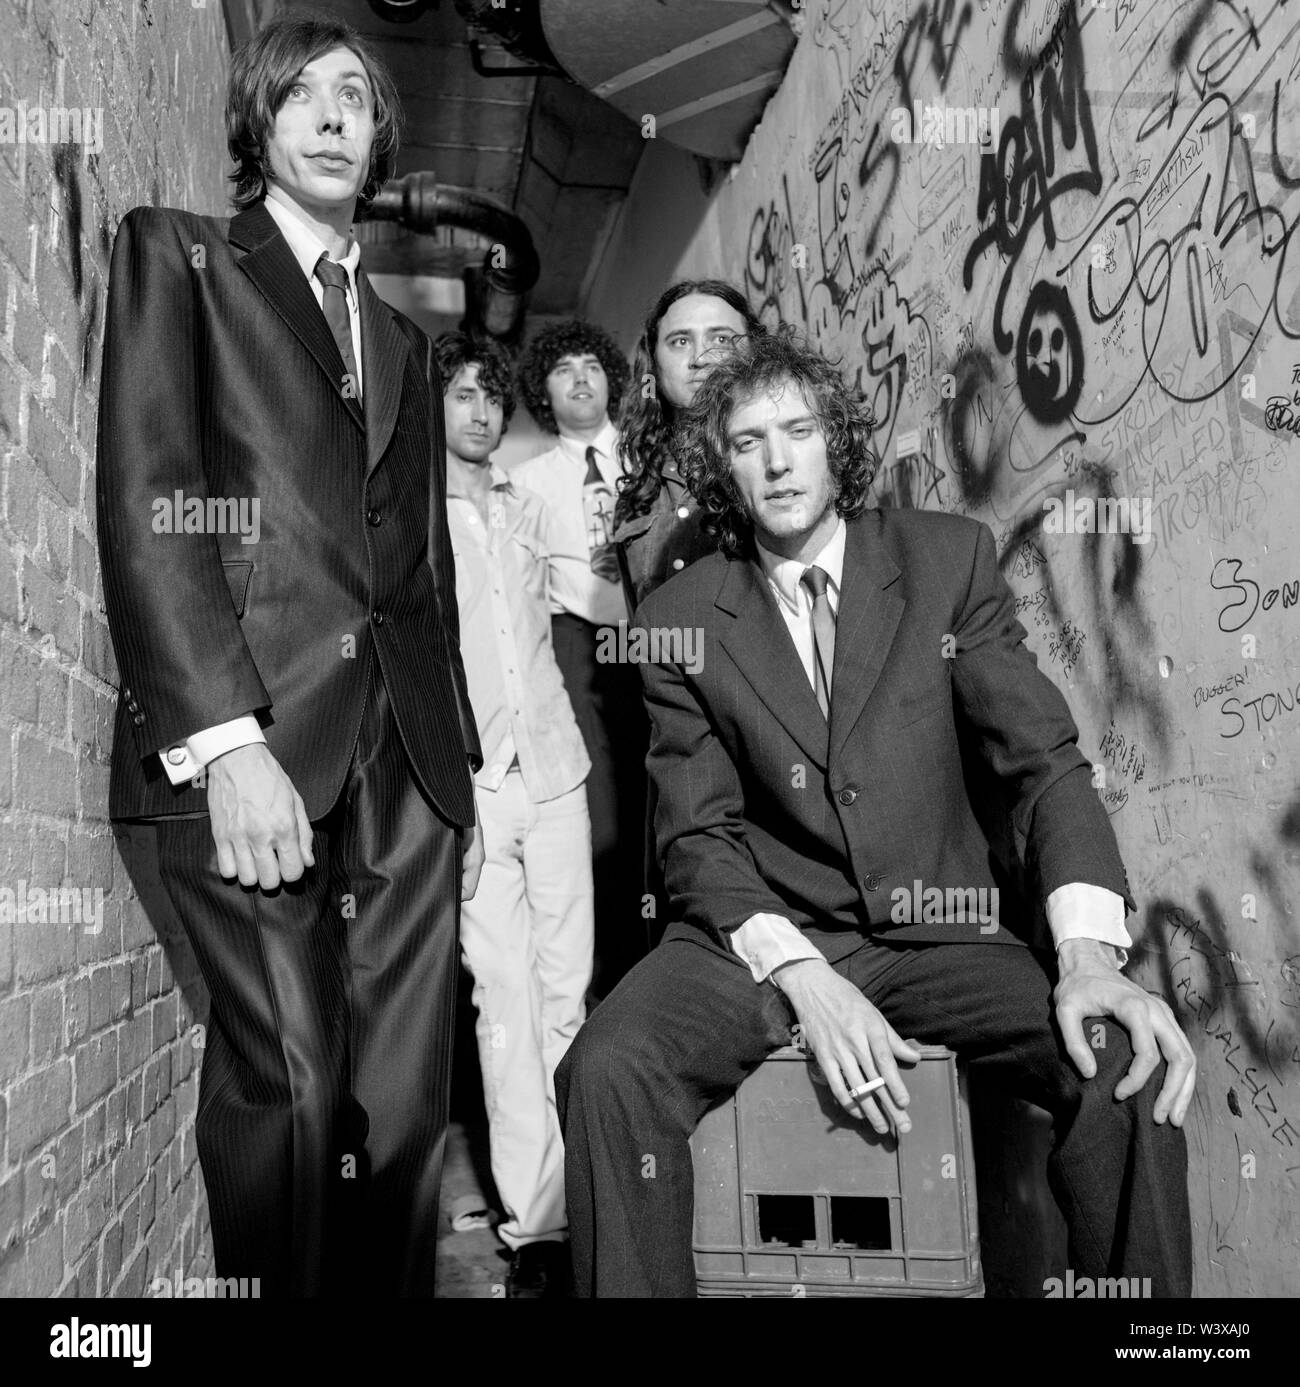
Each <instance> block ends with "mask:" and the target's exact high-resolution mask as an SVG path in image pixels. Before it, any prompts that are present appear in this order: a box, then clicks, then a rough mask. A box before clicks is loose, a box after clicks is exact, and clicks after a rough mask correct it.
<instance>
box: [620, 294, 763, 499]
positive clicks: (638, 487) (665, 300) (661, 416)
mask: <svg viewBox="0 0 1300 1387" xmlns="http://www.w3.org/2000/svg"><path fill="white" fill-rule="evenodd" d="M688 294H704V295H706V296H707V297H708V298H711V299H721V300H722V302H723V303H725V304H726V305H727V306H728V307H730V308H734V309H735V310H736V312H737V313H739V314H740V316H741V317H742V318H743V319H744V320H745V329H746V331H747V332H748V334H749V335H750V336H751V337H752V336H755V335H756V334H758V333H761V332H763V331H764V328H763V324H762V322H761V321H760V320H759V318H758V316H757V315H756V314H755V312H754V310H753V309H752V308H750V306H749V303H748V302H747V300H746V299H745V296H744V294H742V293H741V292H740V290H739V289H734V288H733V287H732V286H731V285H730V284H728V283H727V282H726V281H725V280H722V279H680V280H678V281H677V283H676V284H670V285H669V286H668V288H667V289H665V290H664V291H663V293H662V294H660V295H659V298H658V300H657V301H656V303H655V306H654V307H653V308H652V309H651V310H650V314H649V316H648V317H647V318H646V320H645V328H644V329H643V331H642V333H641V337H640V340H639V341H638V342H637V344H636V355H635V356H634V357H633V358H632V375H631V378H630V379H629V380H628V385H627V389H626V390H625V391H624V393H623V399H622V401H621V402H620V404H619V410H618V442H619V452H620V454H621V455H622V458H623V471H624V475H623V477H622V478H621V479H620V480H619V491H618V500H617V501H616V502H615V504H614V524H615V525H616V526H617V525H621V524H622V523H623V522H624V521H625V520H633V519H635V518H636V517H637V516H638V515H644V514H645V513H646V512H647V511H648V510H649V509H650V507H651V506H652V505H654V500H655V497H656V496H658V494H659V488H660V486H661V485H662V484H663V470H664V461H665V459H666V457H667V456H668V454H669V452H670V441H671V438H672V434H673V431H674V429H675V427H676V423H677V413H678V411H677V410H676V409H675V408H674V407H673V404H672V402H671V401H670V400H666V399H664V398H663V394H662V391H661V390H660V388H659V373H658V370H657V368H656V366H655V348H656V347H657V346H658V345H659V324H660V323H661V322H662V321H663V319H664V315H665V314H666V313H667V312H668V310H669V309H670V308H671V307H672V306H673V304H675V303H676V302H677V300H678V299H684V298H686V297H687V295H688ZM647 376H651V377H653V379H654V389H653V390H649V391H647V390H646V389H645V381H646V377H647Z"/></svg>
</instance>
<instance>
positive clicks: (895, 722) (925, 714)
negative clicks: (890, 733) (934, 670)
mask: <svg viewBox="0 0 1300 1387" xmlns="http://www.w3.org/2000/svg"><path fill="white" fill-rule="evenodd" d="M951 711H952V694H951V692H950V691H949V690H947V689H945V690H944V692H943V693H941V694H940V695H939V696H938V697H936V698H927V699H925V700H923V701H922V702H921V703H919V704H917V703H909V704H907V705H905V706H904V707H902V708H898V709H896V710H895V712H894V714H893V715H892V716H891V717H889V718H888V719H886V722H887V725H888V726H889V727H892V728H893V729H894V730H895V731H901V730H902V729H903V728H904V727H911V725H912V724H913V723H914V722H920V721H921V720H922V719H923V718H932V717H933V716H934V715H935V714H936V713H939V712H951Z"/></svg>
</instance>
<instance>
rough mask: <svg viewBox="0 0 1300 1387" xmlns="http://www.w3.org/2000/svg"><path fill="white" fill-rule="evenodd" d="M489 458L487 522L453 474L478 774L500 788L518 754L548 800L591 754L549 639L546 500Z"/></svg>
mask: <svg viewBox="0 0 1300 1387" xmlns="http://www.w3.org/2000/svg"><path fill="white" fill-rule="evenodd" d="M488 467H489V473H488V476H489V478H490V481H491V490H490V492H489V494H488V504H487V523H486V524H485V523H484V519H483V516H482V515H481V514H480V512H479V508H478V505H477V504H476V503H475V501H474V500H473V499H472V498H471V497H470V496H468V495H467V494H466V493H465V492H464V491H462V490H461V489H460V484H459V481H458V479H457V477H456V476H455V475H452V476H450V477H448V479H447V524H448V528H449V530H450V532H451V544H452V552H453V554H454V556H455V559H456V600H457V604H458V607H459V611H460V652H461V657H462V659H463V660H464V663H465V682H466V685H467V686H468V689H469V701H470V706H471V707H472V708H473V709H474V720H475V722H476V724H477V725H478V736H479V743H480V745H481V747H482V751H483V765H482V767H481V768H480V770H479V771H478V772H477V774H476V775H475V776H474V783H475V785H477V786H478V788H479V789H480V790H486V791H489V792H490V793H493V794H495V793H496V792H497V791H499V790H500V789H501V786H502V785H503V784H504V782H505V778H506V773H507V772H508V771H509V769H510V767H511V765H512V763H514V762H515V761H516V760H517V762H518V766H519V771H520V774H521V775H522V776H523V780H524V788H525V789H526V790H527V791H528V798H529V800H531V801H532V802H533V803H534V804H543V803H545V802H547V801H548V800H554V799H559V798H560V797H561V796H562V795H564V794H567V793H568V792H569V791H570V790H572V789H574V788H575V787H576V786H578V785H581V784H582V782H583V781H584V780H585V779H586V777H587V772H588V771H589V770H590V769H591V761H590V759H589V758H588V756H587V748H586V746H585V745H584V744H583V740H582V733H581V732H580V731H579V730H578V721H577V719H576V718H575V717H574V715H573V706H572V705H571V704H570V702H569V695H568V694H567V693H566V692H565V688H564V676H563V675H562V674H561V673H560V667H559V665H558V664H557V663H556V659H555V648H554V646H553V645H552V644H551V610H550V602H549V600H548V592H547V589H548V585H549V564H548V559H549V557H550V549H549V541H548V537H547V529H548V518H549V515H548V512H547V509H546V503H545V502H544V501H543V500H542V498H541V497H540V496H535V495H534V494H533V493H532V492H531V491H529V490H527V489H526V488H525V487H521V486H519V485H518V484H517V483H516V481H515V480H514V478H512V477H509V476H507V475H506V473H505V472H504V471H502V469H501V468H500V467H498V466H497V465H496V464H495V463H489V464H488Z"/></svg>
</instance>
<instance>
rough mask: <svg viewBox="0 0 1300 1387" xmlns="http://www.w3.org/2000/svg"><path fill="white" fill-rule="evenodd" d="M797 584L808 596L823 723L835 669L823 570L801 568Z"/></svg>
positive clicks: (831, 614)
mask: <svg viewBox="0 0 1300 1387" xmlns="http://www.w3.org/2000/svg"><path fill="white" fill-rule="evenodd" d="M799 581H800V582H801V583H802V584H803V585H804V587H806V588H807V589H808V591H809V593H811V594H812V628H813V651H814V654H813V689H814V690H815V691H816V694H817V704H818V706H819V707H820V708H821V710H822V716H823V717H824V718H825V719H826V721H827V722H829V721H830V720H831V671H832V670H834V668H835V613H834V612H833V611H831V600H830V598H829V597H828V596H827V595H826V584H827V582H828V581H829V578H828V577H827V574H826V571H825V569H821V568H818V567H817V565H816V564H814V565H813V566H812V567H811V568H805V569H804V571H803V576H802V577H801V578H800V579H799Z"/></svg>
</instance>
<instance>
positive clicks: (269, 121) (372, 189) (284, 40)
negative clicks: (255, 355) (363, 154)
mask: <svg viewBox="0 0 1300 1387" xmlns="http://www.w3.org/2000/svg"><path fill="white" fill-rule="evenodd" d="M335 48H347V49H349V50H350V51H351V52H353V53H355V54H356V55H357V57H358V58H360V59H361V65H362V67H364V68H365V70H366V75H367V76H368V77H369V79H370V89H371V92H372V93H373V95H374V103H375V105H374V111H373V115H374V121H375V134H374V139H373V141H372V142H371V145H370V169H369V172H368V173H367V175H366V181H365V183H364V185H363V186H362V188H361V191H360V193H358V195H357V209H358V211H360V210H362V209H364V208H365V207H366V206H368V205H369V203H370V202H371V201H372V200H373V199H374V198H375V197H376V196H377V195H378V193H379V190H380V188H382V187H383V186H384V184H385V183H386V182H387V181H388V179H390V178H391V177H392V176H393V169H394V167H395V166H396V163H397V145H398V140H399V137H400V135H401V124H402V106H401V101H400V100H399V98H398V95H397V86H396V84H395V83H394V81H393V78H392V74H391V73H390V72H389V71H388V68H387V66H386V65H385V63H384V61H383V59H382V58H381V57H380V56H379V54H378V52H377V51H376V50H375V48H374V47H373V46H372V45H371V43H370V41H369V40H368V39H365V38H363V37H362V36H361V35H360V34H359V33H357V31H356V30H355V29H354V28H353V27H352V26H351V25H350V24H347V23H345V22H344V21H343V20H340V19H334V18H332V17H327V16H324V15H302V16H297V17H295V16H282V17H280V18H278V19H273V20H272V21H271V22H270V23H269V24H268V25H267V26H266V28H264V29H262V30H261V31H260V32H259V33H258V34H256V35H255V36H254V37H253V38H251V39H250V40H249V41H248V42H247V43H246V44H244V46H243V47H242V48H240V49H239V50H238V52H236V53H235V55H234V57H233V58H232V59H231V62H230V79H229V82H228V83H227V87H226V148H227V149H228V150H229V151H230V157H231V158H232V159H233V160H234V161H235V170H234V172H233V173H231V174H229V175H228V177H229V178H230V181H231V182H232V183H233V184H234V185H235V186H234V190H233V191H232V192H231V194H230V200H231V202H232V203H233V204H234V205H235V207H236V208H237V209H238V210H239V211H241V212H243V211H245V210H246V209H247V208H249V207H252V206H253V205H254V203H257V202H261V200H262V199H263V198H264V197H265V196H266V173H267V158H266V141H267V138H268V136H269V135H270V132H271V131H272V130H273V129H274V128H275V118H276V115H277V114H278V112H279V110H280V107H281V106H283V105H284V101H285V98H286V97H287V96H288V95H289V89H290V88H291V87H292V86H293V84H294V83H295V82H296V81H297V80H298V76H299V74H300V73H301V72H302V70H303V68H304V67H306V66H307V64H308V63H311V62H315V60H316V59H317V58H321V57H324V55H325V54H326V53H329V52H330V51H331V50H332V49H335Z"/></svg>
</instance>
